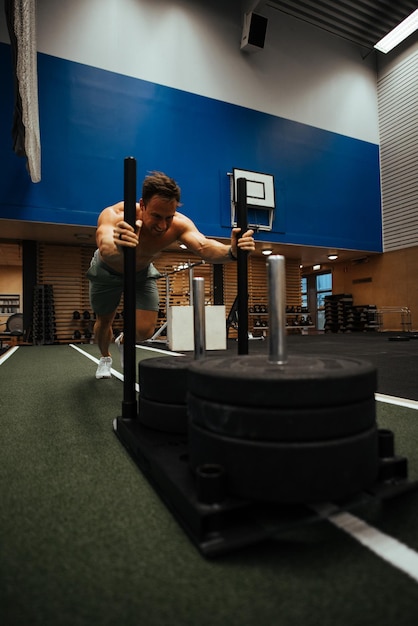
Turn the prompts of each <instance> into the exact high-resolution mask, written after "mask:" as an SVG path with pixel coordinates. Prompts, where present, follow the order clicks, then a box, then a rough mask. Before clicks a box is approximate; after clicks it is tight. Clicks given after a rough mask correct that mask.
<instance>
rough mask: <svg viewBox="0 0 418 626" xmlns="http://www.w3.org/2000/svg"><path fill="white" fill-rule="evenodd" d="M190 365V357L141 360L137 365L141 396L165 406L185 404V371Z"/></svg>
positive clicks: (191, 359) (191, 358)
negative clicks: (165, 404) (163, 403)
mask: <svg viewBox="0 0 418 626" xmlns="http://www.w3.org/2000/svg"><path fill="white" fill-rule="evenodd" d="M191 363H193V357H191V356H163V357H158V358H155V359H154V358H152V359H143V360H142V361H140V362H139V364H138V380H139V390H140V394H141V396H142V397H143V398H148V399H149V400H156V401H157V402H165V403H167V404H186V393H187V370H188V368H189V366H190V365H191Z"/></svg>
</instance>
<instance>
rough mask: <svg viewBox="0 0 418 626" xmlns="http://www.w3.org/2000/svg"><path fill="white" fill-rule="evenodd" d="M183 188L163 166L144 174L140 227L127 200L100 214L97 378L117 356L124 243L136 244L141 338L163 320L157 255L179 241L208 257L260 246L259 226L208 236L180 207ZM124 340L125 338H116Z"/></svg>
mask: <svg viewBox="0 0 418 626" xmlns="http://www.w3.org/2000/svg"><path fill="white" fill-rule="evenodd" d="M179 206H180V188H179V187H178V185H177V183H176V182H175V181H174V180H173V179H172V178H169V177H168V176H166V175H165V174H163V173H161V172H153V173H152V174H151V175H149V176H147V177H146V178H145V180H144V183H143V187H142V197H141V199H140V200H139V202H137V204H136V217H137V220H136V227H135V228H133V227H132V226H130V225H129V224H128V223H127V222H125V221H124V205H123V202H118V203H117V204H115V205H113V206H110V207H108V208H106V209H104V210H103V211H102V213H101V214H100V216H99V219H98V223H97V231H96V243H97V248H98V249H97V250H96V252H95V253H94V256H93V259H92V261H91V264H90V268H89V270H88V272H87V277H88V279H89V281H90V301H91V305H92V308H93V311H94V312H95V314H96V322H95V325H94V335H95V340H96V342H97V344H98V346H99V350H100V352H101V355H102V356H101V359H100V361H99V365H98V368H97V372H96V378H110V376H111V367H112V358H111V354H110V352H109V346H110V343H111V341H112V338H113V331H112V322H113V318H114V316H115V312H116V309H117V307H118V305H119V301H120V298H121V295H122V292H123V286H124V281H123V268H124V254H123V248H124V247H131V248H137V250H136V255H135V258H136V340H137V341H144V340H145V339H149V338H150V337H152V335H153V333H154V331H155V327H156V324H157V316H158V308H159V297H158V288H157V285H156V279H157V278H159V277H160V273H159V272H158V271H157V270H156V269H155V267H154V266H153V264H152V261H153V260H154V259H155V258H156V257H158V256H159V254H160V253H161V252H162V250H164V249H165V248H167V247H168V246H169V245H170V244H172V243H173V242H175V241H179V242H181V243H183V244H185V245H186V246H187V249H188V250H190V251H191V252H193V253H194V254H196V255H197V256H199V257H200V258H201V259H203V260H204V261H206V262H208V263H227V262H228V261H234V260H236V257H237V248H239V249H240V250H245V251H247V252H253V251H254V250H255V243H254V239H253V231H252V230H248V231H247V232H246V233H244V234H243V235H242V236H240V230H241V229H240V228H233V229H232V234H231V244H230V245H225V244H223V243H220V242H219V241H216V240H214V239H207V238H206V237H205V236H204V235H202V233H200V232H199V231H198V229H197V228H196V226H195V224H194V223H193V222H192V220H191V219H189V218H188V217H186V216H185V215H183V214H182V213H179V212H178V211H177V208H178V207H179ZM116 343H117V345H119V346H120V339H119V338H118V339H117V340H116Z"/></svg>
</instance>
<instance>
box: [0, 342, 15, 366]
mask: <svg viewBox="0 0 418 626" xmlns="http://www.w3.org/2000/svg"><path fill="white" fill-rule="evenodd" d="M18 348H19V346H14V348H10V350H7V352H5V353H4V354H3V355H2V356H0V365H2V364H3V363H4V362H5V361H7V359H8V358H9V357H11V356H12V354H14V353H15V352H16V350H17V349H18Z"/></svg>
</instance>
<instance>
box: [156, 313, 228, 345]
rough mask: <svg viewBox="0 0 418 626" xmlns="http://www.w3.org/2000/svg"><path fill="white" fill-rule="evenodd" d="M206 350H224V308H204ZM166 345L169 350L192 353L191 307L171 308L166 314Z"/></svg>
mask: <svg viewBox="0 0 418 626" xmlns="http://www.w3.org/2000/svg"><path fill="white" fill-rule="evenodd" d="M205 333H206V340H205V343H206V350H226V315H225V306H224V305H223V304H222V305H219V306H218V305H217V306H205ZM167 344H168V347H169V348H170V350H175V351H181V350H184V351H193V350H194V329H193V307H192V306H171V307H169V309H168V314H167Z"/></svg>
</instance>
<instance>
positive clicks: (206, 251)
mask: <svg viewBox="0 0 418 626" xmlns="http://www.w3.org/2000/svg"><path fill="white" fill-rule="evenodd" d="M187 222H188V223H187V225H186V227H185V229H184V231H183V232H182V233H181V235H180V236H179V241H181V242H182V243H184V244H185V245H186V246H187V248H188V249H189V250H191V251H192V252H194V254H196V255H197V256H199V257H200V258H201V259H203V260H204V261H206V262H207V263H227V262H228V261H233V260H235V259H236V258H237V254H238V248H239V249H240V250H245V251H247V252H254V250H255V242H254V239H253V234H254V231H252V230H247V232H245V233H244V234H243V235H242V236H241V237H240V232H241V229H240V228H233V229H232V233H231V244H230V245H226V244H224V243H221V242H220V241H217V240H216V239H208V238H207V237H205V235H203V234H202V233H201V232H199V231H198V230H197V228H196V226H195V225H194V224H193V222H192V221H191V220H187Z"/></svg>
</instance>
